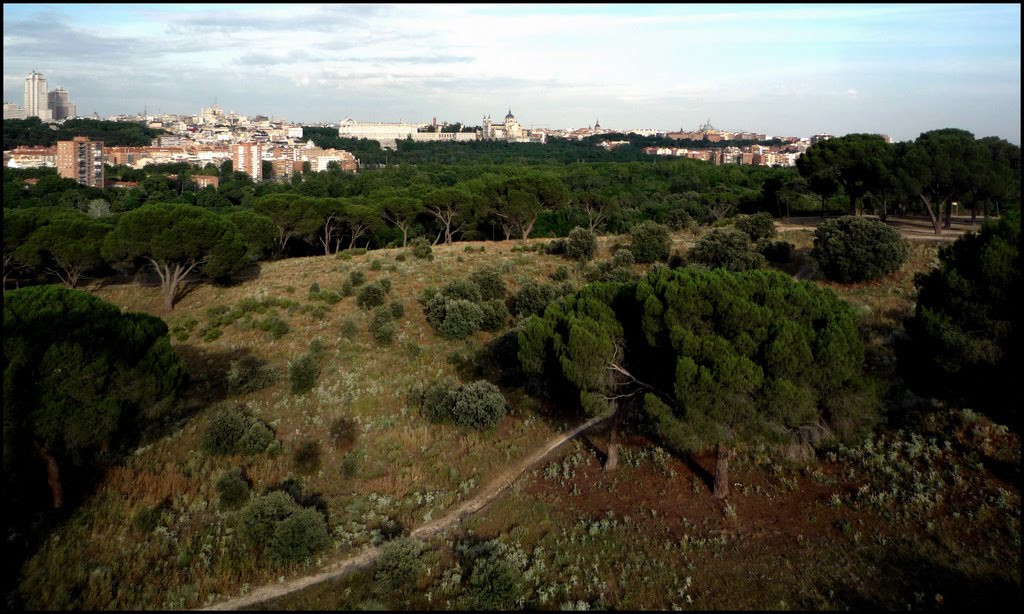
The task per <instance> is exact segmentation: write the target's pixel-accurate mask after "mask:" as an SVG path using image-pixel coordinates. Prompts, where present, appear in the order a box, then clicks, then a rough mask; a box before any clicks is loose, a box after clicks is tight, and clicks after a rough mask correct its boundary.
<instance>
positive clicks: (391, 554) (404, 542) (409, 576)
mask: <svg viewBox="0 0 1024 614" xmlns="http://www.w3.org/2000/svg"><path fill="white" fill-rule="evenodd" d="M422 554H423V545H422V544H421V543H420V542H419V541H417V540H415V539H412V538H409V537H404V538H400V539H396V540H393V541H390V542H388V543H387V544H385V545H384V546H383V547H382V548H381V552H380V556H379V557H378V558H377V569H376V571H375V572H374V575H373V578H374V581H375V583H376V585H377V588H378V590H380V591H381V592H383V593H385V594H396V593H399V594H400V593H404V592H406V591H410V590H412V589H414V588H415V587H416V583H417V582H418V581H419V579H420V577H421V576H422V575H423V574H424V573H425V572H426V569H427V568H426V565H425V564H424V563H423V560H422Z"/></svg>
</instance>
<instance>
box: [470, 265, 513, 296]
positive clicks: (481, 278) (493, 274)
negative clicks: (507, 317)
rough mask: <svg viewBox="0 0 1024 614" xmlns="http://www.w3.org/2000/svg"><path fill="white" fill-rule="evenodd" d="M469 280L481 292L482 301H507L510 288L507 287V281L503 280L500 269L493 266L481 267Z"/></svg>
mask: <svg viewBox="0 0 1024 614" xmlns="http://www.w3.org/2000/svg"><path fill="white" fill-rule="evenodd" d="M469 279H470V281H472V282H473V283H474V284H476V286H477V288H478V289H479V290H480V298H481V299H482V300H485V301H487V300H490V299H501V300H504V299H505V294H506V293H507V292H508V288H507V287H506V286H505V280H503V279H502V278H501V271H499V270H498V267H496V266H491V265H484V266H482V267H479V268H478V269H476V270H474V271H473V272H472V273H470V275H469Z"/></svg>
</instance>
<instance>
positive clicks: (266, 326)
mask: <svg viewBox="0 0 1024 614" xmlns="http://www.w3.org/2000/svg"><path fill="white" fill-rule="evenodd" d="M256 328H258V329H260V330H262V331H265V332H268V333H270V338H271V339H273V340H275V341H276V340H278V339H280V338H281V337H284V336H285V335H287V334H288V331H289V330H291V329H290V328H289V327H288V323H287V322H285V321H284V320H282V319H281V318H280V316H278V315H276V314H270V315H268V316H267V317H266V318H265V319H263V320H260V321H258V322H256Z"/></svg>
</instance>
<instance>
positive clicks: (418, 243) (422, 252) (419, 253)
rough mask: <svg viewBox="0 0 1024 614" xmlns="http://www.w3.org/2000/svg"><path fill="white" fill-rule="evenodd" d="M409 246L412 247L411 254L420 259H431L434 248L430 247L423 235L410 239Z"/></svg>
mask: <svg viewBox="0 0 1024 614" xmlns="http://www.w3.org/2000/svg"><path fill="white" fill-rule="evenodd" d="M409 247H410V248H411V249H412V255H413V256H414V257H416V258H419V259H421V260H433V259H434V250H433V248H432V247H430V242H429V241H427V240H426V239H424V238H423V237H416V238H415V239H413V240H412V241H409Z"/></svg>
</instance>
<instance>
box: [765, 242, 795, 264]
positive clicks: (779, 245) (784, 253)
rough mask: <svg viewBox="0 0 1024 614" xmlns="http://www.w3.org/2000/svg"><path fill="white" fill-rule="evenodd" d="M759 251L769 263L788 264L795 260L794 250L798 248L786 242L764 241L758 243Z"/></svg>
mask: <svg viewBox="0 0 1024 614" xmlns="http://www.w3.org/2000/svg"><path fill="white" fill-rule="evenodd" d="M757 249H758V251H759V252H761V255H762V256H764V259H765V260H767V261H768V262H771V263H773V264H788V263H789V262H790V261H792V260H793V250H794V249H796V246H795V245H793V244H792V243H787V242H786V241H768V240H762V241H760V242H759V243H758V245H757Z"/></svg>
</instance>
